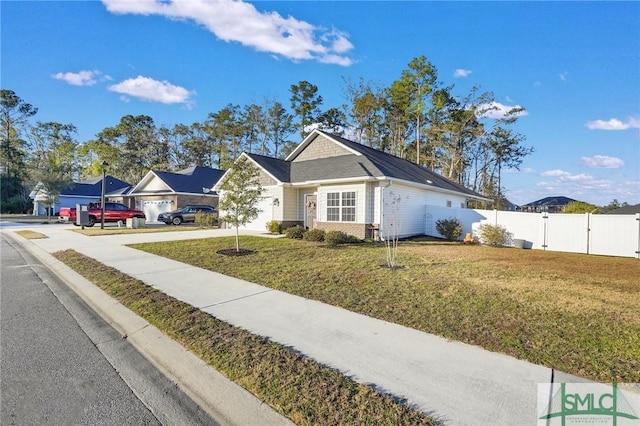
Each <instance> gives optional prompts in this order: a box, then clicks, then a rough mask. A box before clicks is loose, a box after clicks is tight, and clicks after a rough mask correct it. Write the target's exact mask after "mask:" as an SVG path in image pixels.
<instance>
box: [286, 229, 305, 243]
mask: <svg viewBox="0 0 640 426" xmlns="http://www.w3.org/2000/svg"><path fill="white" fill-rule="evenodd" d="M305 232H307V231H306V230H305V229H304V228H303V227H302V226H300V225H296V226H292V227H291V228H287V230H286V231H285V235H286V236H287V238H293V239H294V240H301V239H302V237H304V233H305Z"/></svg>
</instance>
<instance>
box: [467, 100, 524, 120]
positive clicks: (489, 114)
mask: <svg viewBox="0 0 640 426" xmlns="http://www.w3.org/2000/svg"><path fill="white" fill-rule="evenodd" d="M520 108H522V107H521V106H520V105H514V106H509V105H504V104H501V103H500V102H496V101H493V102H490V103H488V104H484V105H480V106H479V107H478V112H479V113H478V117H480V118H493V119H496V120H499V119H501V118H505V117H506V116H507V115H508V114H509V113H511V112H512V111H517V110H519V109H520ZM524 115H529V113H528V112H527V111H526V110H524V109H522V110H521V111H518V112H516V113H515V116H516V117H522V116H524Z"/></svg>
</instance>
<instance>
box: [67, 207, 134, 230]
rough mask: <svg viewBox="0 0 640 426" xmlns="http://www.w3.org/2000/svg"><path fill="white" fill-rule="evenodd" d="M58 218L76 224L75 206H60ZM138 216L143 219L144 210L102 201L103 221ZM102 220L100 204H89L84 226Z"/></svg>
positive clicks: (122, 219) (90, 225)
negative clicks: (87, 218) (86, 220)
mask: <svg viewBox="0 0 640 426" xmlns="http://www.w3.org/2000/svg"><path fill="white" fill-rule="evenodd" d="M58 216H59V218H60V220H62V221H64V222H73V224H74V225H75V224H76V216H77V214H76V208H75V207H62V208H61V209H60V212H59V213H58ZM134 217H139V218H142V219H145V216H144V212H143V211H142V210H133V209H130V208H129V207H127V206H125V205H124V204H120V203H104V221H105V222H118V221H120V220H121V221H123V222H124V221H126V220H127V219H130V218H134ZM101 221H102V209H101V208H100V204H99V203H98V204H90V205H89V222H88V223H87V224H85V226H88V227H92V226H93V225H95V224H96V222H101Z"/></svg>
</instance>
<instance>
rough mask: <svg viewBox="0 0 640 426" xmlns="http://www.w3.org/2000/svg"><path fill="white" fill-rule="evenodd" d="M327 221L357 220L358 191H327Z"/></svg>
mask: <svg viewBox="0 0 640 426" xmlns="http://www.w3.org/2000/svg"><path fill="white" fill-rule="evenodd" d="M327 221H329V222H355V221H356V193H355V191H351V192H342V193H341V192H329V193H327Z"/></svg>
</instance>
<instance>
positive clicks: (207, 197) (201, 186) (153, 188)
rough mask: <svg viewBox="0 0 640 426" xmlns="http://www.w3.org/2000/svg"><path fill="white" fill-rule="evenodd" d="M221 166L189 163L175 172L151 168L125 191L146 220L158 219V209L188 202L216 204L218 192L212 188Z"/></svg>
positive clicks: (167, 208) (174, 208)
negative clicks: (189, 164)
mask: <svg viewBox="0 0 640 426" xmlns="http://www.w3.org/2000/svg"><path fill="white" fill-rule="evenodd" d="M223 174H224V171H223V170H218V169H212V168H209V167H200V166H193V167H189V168H186V169H184V170H180V171H177V172H163V171H158V170H151V171H150V172H148V173H147V174H146V175H145V176H144V177H143V178H142V180H140V182H138V184H137V185H136V186H135V187H134V188H133V189H132V190H131V191H130V192H129V196H131V197H135V203H136V206H135V207H136V208H137V209H140V210H142V211H144V214H145V216H146V218H147V222H151V223H156V222H158V215H159V214H160V213H164V212H169V211H172V210H177V209H179V208H182V207H184V206H186V205H189V204H202V205H207V206H212V207H217V206H218V193H217V192H215V190H214V189H213V187H214V185H215V184H216V183H217V182H218V180H219V179H220V177H222V175H223Z"/></svg>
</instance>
